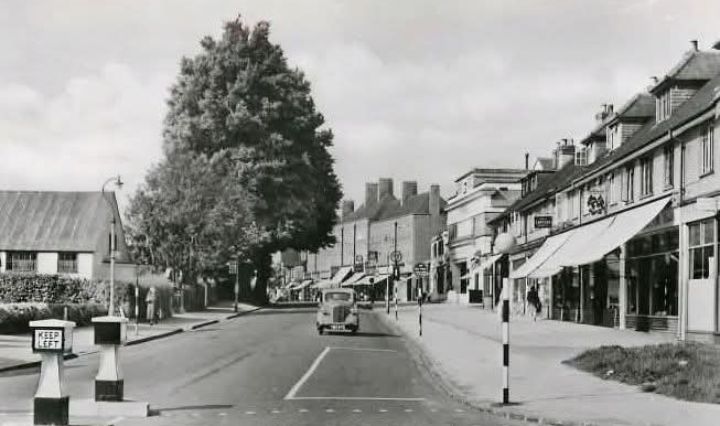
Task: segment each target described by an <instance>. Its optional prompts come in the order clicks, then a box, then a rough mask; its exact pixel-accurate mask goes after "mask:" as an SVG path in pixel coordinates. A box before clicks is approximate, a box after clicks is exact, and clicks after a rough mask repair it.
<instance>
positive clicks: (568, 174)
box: [495, 74, 720, 221]
mask: <svg viewBox="0 0 720 426" xmlns="http://www.w3.org/2000/svg"><path fill="white" fill-rule="evenodd" d="M719 97H720V74H718V75H717V76H715V78H713V79H712V80H710V81H709V82H707V83H706V84H705V85H703V86H702V87H701V88H700V90H698V91H697V92H696V93H695V95H694V96H693V97H691V98H690V99H688V100H687V101H686V102H685V103H684V104H682V105H681V106H680V107H679V108H678V109H677V110H675V111H674V112H673V114H672V115H671V116H670V118H668V119H666V120H663V121H661V122H659V123H658V122H655V119H654V116H653V118H652V119H651V120H650V121H648V122H647V123H646V124H645V125H643V126H642V127H641V128H640V129H639V130H638V131H637V132H635V134H633V135H632V136H631V137H630V138H629V139H628V140H627V141H626V142H625V143H623V144H622V145H620V147H618V148H617V149H615V150H613V151H610V152H609V153H607V154H606V155H604V156H603V157H601V158H599V159H598V160H596V161H595V162H594V163H592V164H590V165H588V166H582V167H580V166H575V165H573V164H569V165H566V166H565V167H563V168H562V169H561V170H559V171H558V172H556V173H554V174H553V175H550V176H549V177H548V179H547V180H545V181H543V182H542V183H541V184H540V185H538V187H537V188H536V189H535V190H534V191H532V192H531V193H530V194H528V195H526V196H525V197H524V198H521V199H520V200H518V201H516V202H515V203H513V205H511V206H510V207H509V208H508V209H507V210H506V213H505V214H504V215H503V216H506V215H507V214H508V213H509V212H512V211H519V210H522V209H523V208H525V207H527V206H529V205H531V204H533V203H534V202H536V201H538V200H540V199H542V198H544V197H546V196H548V195H551V194H553V193H555V192H557V191H559V190H562V189H564V188H566V187H568V186H569V185H570V184H571V183H572V182H573V181H575V180H578V179H580V178H582V177H583V176H587V175H588V174H590V173H592V172H595V171H597V170H599V169H601V168H603V167H605V166H607V165H608V164H611V163H613V162H616V161H619V160H621V159H623V158H624V157H627V156H629V155H631V154H632V153H634V152H635V151H637V150H639V149H641V148H642V147H644V146H645V145H647V144H649V143H651V142H652V141H654V140H655V139H657V138H660V137H662V136H664V135H666V134H667V132H668V131H669V130H672V129H675V128H677V127H679V126H681V125H683V124H685V123H686V122H688V121H690V120H692V119H693V118H695V117H697V116H699V115H701V114H702V113H703V112H705V111H706V110H708V109H709V108H711V107H712V106H713V105H714V103H715V101H717V99H718V98H719ZM497 220H499V218H496V219H495V221H497Z"/></svg>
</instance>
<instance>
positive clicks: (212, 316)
mask: <svg viewBox="0 0 720 426" xmlns="http://www.w3.org/2000/svg"><path fill="white" fill-rule="evenodd" d="M257 309H259V308H258V307H256V306H253V305H249V304H244V303H240V304H238V313H239V314H243V313H247V312H251V311H254V310H257ZM235 315H236V314H235V312H234V310H233V307H232V306H231V305H228V304H221V305H216V306H210V307H208V308H207V309H205V310H203V311H198V312H185V313H176V314H174V315H173V317H171V318H166V319H163V320H162V321H160V322H159V323H156V324H155V325H149V324H147V323H140V324H135V323H134V322H132V321H131V322H130V323H129V324H128V331H127V333H128V342H127V345H136V344H140V343H143V342H147V341H150V340H155V339H159V338H163V337H167V336H171V335H173V334H177V333H182V332H183V331H187V330H191V329H195V328H199V327H203V326H206V325H210V324H214V323H216V322H218V321H222V320H225V319H228V318H232V317H233V316H235ZM30 346H31V337H30V334H29V333H28V334H0V372H3V371H9V370H16V369H22V368H28V367H33V366H37V365H38V363H39V362H40V356H39V355H38V354H34V353H33V352H32V348H31V347H30ZM98 350H99V348H98V347H97V346H96V345H95V344H94V342H93V329H92V327H91V326H88V327H78V328H76V329H75V330H74V332H73V353H72V354H70V355H69V356H68V357H69V358H74V357H77V356H82V355H85V354H89V353H95V352H97V351H98Z"/></svg>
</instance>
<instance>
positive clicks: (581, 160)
mask: <svg viewBox="0 0 720 426" xmlns="http://www.w3.org/2000/svg"><path fill="white" fill-rule="evenodd" d="M587 164H588V150H587V148H583V149H581V150H578V151H577V152H576V153H575V165H576V166H587Z"/></svg>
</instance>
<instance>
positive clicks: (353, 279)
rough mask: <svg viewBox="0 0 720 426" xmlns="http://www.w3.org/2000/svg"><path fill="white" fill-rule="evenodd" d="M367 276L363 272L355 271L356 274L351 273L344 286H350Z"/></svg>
mask: <svg viewBox="0 0 720 426" xmlns="http://www.w3.org/2000/svg"><path fill="white" fill-rule="evenodd" d="M364 276H365V274H364V273H362V272H355V273H354V274H352V275H350V278H348V279H346V280H345V281H344V282H343V283H342V286H343V287H350V286H352V285H354V284H355V283H356V282H358V281H359V280H361V279H362V278H363V277H364Z"/></svg>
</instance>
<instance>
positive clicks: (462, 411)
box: [455, 408, 465, 413]
mask: <svg viewBox="0 0 720 426" xmlns="http://www.w3.org/2000/svg"><path fill="white" fill-rule="evenodd" d="M455 412H456V413H464V412H465V410H462V409H460V408H456V409H455Z"/></svg>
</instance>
